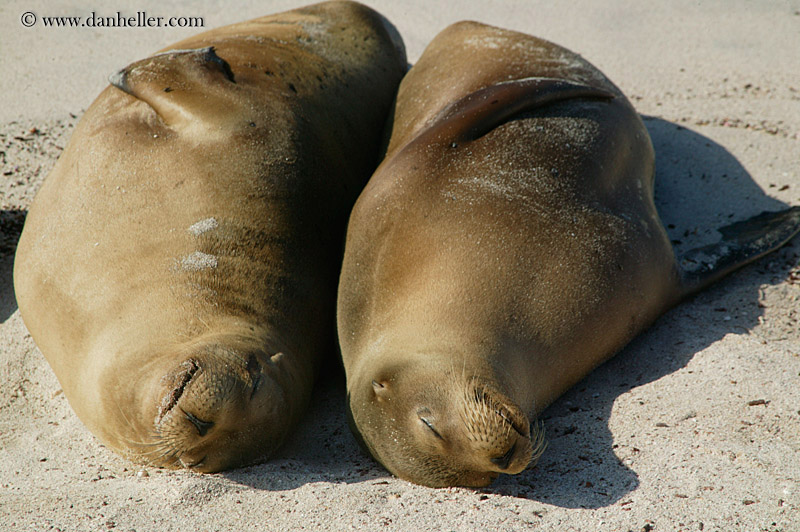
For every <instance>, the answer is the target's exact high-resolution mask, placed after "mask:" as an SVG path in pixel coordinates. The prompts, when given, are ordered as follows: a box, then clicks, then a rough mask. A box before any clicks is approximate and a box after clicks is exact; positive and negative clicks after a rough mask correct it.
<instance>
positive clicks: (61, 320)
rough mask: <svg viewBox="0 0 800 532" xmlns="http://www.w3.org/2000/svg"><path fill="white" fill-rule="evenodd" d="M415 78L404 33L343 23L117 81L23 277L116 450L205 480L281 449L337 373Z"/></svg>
mask: <svg viewBox="0 0 800 532" xmlns="http://www.w3.org/2000/svg"><path fill="white" fill-rule="evenodd" d="M404 70H405V54H404V51H403V49H402V42H401V41H399V39H398V37H397V35H396V33H395V32H394V29H393V28H392V27H391V26H390V25H389V24H388V22H386V21H385V20H384V19H383V18H382V17H381V16H380V15H378V14H377V13H375V12H374V11H372V10H371V9H369V8H367V7H365V6H362V5H360V4H356V3H353V2H328V3H323V4H317V5H314V6H309V7H306V8H302V9H297V10H294V11H288V12H285V13H281V14H277V15H273V16H267V17H263V18H259V19H254V20H251V21H247V22H243V23H240V24H234V25H231V26H226V27H222V28H218V29H215V30H212V31H209V32H206V33H203V34H200V35H198V36H196V37H192V38H189V39H187V40H185V41H182V42H180V43H177V44H176V45H174V46H173V47H171V51H167V52H164V53H160V54H157V55H155V56H153V57H150V58H147V59H144V60H142V61H139V62H137V63H134V64H132V65H131V66H129V67H127V68H126V69H123V70H122V71H121V72H120V73H118V74H117V75H114V76H112V78H111V82H112V83H113V84H114V85H115V86H110V87H108V88H107V89H105V90H104V91H103V93H101V95H100V96H99V97H98V98H97V100H96V101H95V102H94V103H93V104H92V105H91V107H90V108H89V109H88V110H87V111H86V113H85V115H84V117H83V118H82V120H81V121H80V123H79V124H78V126H77V128H76V130H75V132H74V134H73V136H72V139H71V140H70V143H69V145H68V146H67V148H66V149H65V151H64V153H63V154H62V156H61V157H60V159H59V161H58V162H57V164H56V166H55V167H54V169H53V171H52V172H51V174H50V175H49V176H48V178H47V180H46V181H45V183H44V184H43V186H42V188H41V190H40V191H39V192H38V194H37V197H36V199H35V201H34V204H33V206H32V207H31V210H30V213H29V214H28V217H27V220H26V223H25V227H24V230H23V233H22V236H21V239H20V242H19V246H18V251H17V255H16V262H15V272H14V278H15V289H16V295H17V299H18V302H19V309H20V312H21V314H22V317H23V319H24V321H25V324H26V326H27V327H28V329H29V330H30V332H31V335H32V336H33V338H34V340H35V341H36V343H37V345H38V346H39V348H40V349H41V351H42V353H43V354H44V355H45V357H46V358H47V360H48V362H49V363H50V365H51V366H52V368H53V370H54V372H55V373H56V375H57V377H58V379H59V381H60V383H61V385H62V387H63V390H64V393H65V395H66V397H67V398H68V400H69V402H70V404H71V405H72V407H73V408H74V410H75V412H76V413H77V414H78V416H79V417H80V419H81V420H82V421H83V422H84V423H85V424H86V426H87V427H88V428H89V429H90V430H91V431H92V432H93V433H94V434H95V435H97V436H98V437H99V438H100V440H102V441H103V442H104V443H106V444H107V445H109V446H110V447H112V448H114V449H116V450H118V451H120V452H122V453H123V454H124V455H126V456H128V457H129V458H131V459H133V460H136V461H140V462H145V463H149V464H153V465H160V466H166V467H180V466H186V467H192V468H193V469H195V470H198V471H217V470H221V469H226V468H230V467H235V466H239V465H244V464H248V463H252V462H254V461H258V460H262V459H264V458H266V457H268V455H269V454H270V453H271V452H272V451H273V450H274V449H275V448H276V447H277V446H278V445H280V443H281V442H282V441H283V439H284V438H285V436H286V435H287V433H288V432H289V431H290V430H291V428H292V427H293V426H294V425H295V424H296V422H297V421H298V418H299V417H300V415H301V414H302V412H303V411H304V409H305V407H306V405H307V403H308V401H309V397H310V391H311V386H312V383H313V380H314V377H315V374H316V371H317V368H318V367H319V365H320V363H321V362H322V360H323V358H324V355H330V354H332V353H334V352H335V348H334V347H333V345H334V344H332V340H333V326H334V312H335V290H336V282H337V275H338V266H339V261H340V257H341V242H342V239H343V234H344V227H345V224H346V220H347V215H348V213H349V209H350V207H351V206H352V204H353V202H354V201H355V198H356V197H357V194H358V192H359V190H360V189H361V188H362V187H363V185H364V183H365V182H366V180H367V178H368V177H369V174H370V172H371V171H372V169H373V168H374V165H375V164H376V159H377V156H378V148H379V141H378V140H377V139H379V137H380V134H381V131H382V128H383V124H384V121H385V116H386V113H388V111H389V108H390V104H391V101H392V98H393V96H394V91H395V89H396V84H397V83H398V82H399V79H400V77H401V76H402V74H403V72H404Z"/></svg>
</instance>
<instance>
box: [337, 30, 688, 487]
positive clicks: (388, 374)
mask: <svg viewBox="0 0 800 532" xmlns="http://www.w3.org/2000/svg"><path fill="white" fill-rule="evenodd" d="M531 77H535V78H544V79H528V78H531ZM652 191H653V149H652V146H651V144H650V139H649V136H648V134H647V131H646V130H645V128H644V125H643V124H642V122H641V120H640V119H639V116H638V115H637V114H636V112H635V111H634V109H633V107H632V106H631V105H630V103H628V101H627V100H626V99H625V97H624V96H623V95H622V94H621V93H620V92H619V90H618V89H617V88H616V87H615V86H614V85H613V84H612V83H611V82H609V81H608V80H607V79H606V78H605V77H604V76H603V75H602V74H601V73H600V72H599V71H598V70H597V69H596V68H594V67H593V66H592V65H590V64H589V63H588V62H586V61H584V60H583V59H581V58H580V57H578V56H577V55H575V54H573V53H571V52H569V51H567V50H565V49H563V48H561V47H559V46H556V45H554V44H552V43H549V42H546V41H543V40H541V39H537V38H535V37H531V36H527V35H523V34H520V33H515V32H511V31H505V30H501V29H498V28H493V27H490V26H485V25H481V24H477V23H470V22H465V23H459V24H456V25H453V26H451V27H449V28H448V29H446V30H444V31H443V32H442V33H441V34H439V35H438V36H437V37H436V38H435V39H434V40H433V42H432V43H431V44H430V45H429V46H428V48H427V49H426V50H425V52H424V53H423V55H422V57H421V58H420V60H419V62H418V63H417V64H416V65H415V66H414V67H413V68H412V69H411V71H410V72H409V73H408V74H407V76H406V77H405V78H404V80H403V82H402V83H401V85H400V90H399V94H398V98H397V103H396V106H395V115H394V126H393V129H392V132H391V140H390V142H389V145H388V149H387V153H386V158H385V160H384V162H383V163H382V164H381V166H380V167H379V169H378V170H377V171H376V173H375V174H374V175H373V177H372V178H371V180H370V182H369V184H368V185H367V187H366V188H365V190H364V192H363V193H362V194H361V196H360V198H359V200H358V202H357V203H356V206H355V208H354V210H353V213H352V215H351V219H350V225H349V227H348V235H347V246H346V250H345V259H344V266H343V271H342V275H341V280H340V287H339V306H338V313H339V314H338V321H339V338H340V344H341V348H342V355H343V359H344V364H345V368H346V371H347V387H348V394H349V405H348V406H349V408H350V411H351V417H352V420H353V426H354V429H355V431H356V432H357V433H358V434H359V436H360V437H361V438H362V440H363V441H364V443H365V445H366V446H367V447H368V448H369V449H370V450H371V451H372V453H373V454H374V456H375V457H376V458H377V459H378V460H379V461H380V462H381V463H382V464H384V465H385V466H386V467H387V468H388V469H389V470H390V471H391V472H392V473H394V474H396V475H398V476H400V477H402V478H406V479H408V480H412V481H414V482H418V483H422V484H427V485H431V486H443V485H472V486H481V485H486V484H488V483H489V482H491V480H492V479H493V478H495V477H496V476H497V474H499V473H501V472H505V473H517V472H519V471H522V470H523V469H524V468H525V467H526V466H527V465H528V463H529V462H530V461H532V460H535V458H536V457H537V456H538V454H539V453H540V452H541V450H542V439H541V433H540V431H538V430H532V431H531V430H530V429H529V427H531V426H532V427H533V428H534V429H536V425H535V424H534V425H532V423H531V422H530V419H533V418H534V416H536V415H537V414H538V413H539V412H541V410H542V409H543V408H544V407H546V406H547V405H548V404H550V403H551V402H552V401H553V400H554V399H555V398H556V397H558V396H559V395H560V394H561V393H563V392H564V391H565V390H566V389H567V388H569V387H570V386H572V384H574V383H575V382H576V381H577V380H579V379H580V378H581V377H583V376H584V375H586V374H587V373H588V372H589V371H590V370H591V369H592V368H594V367H595V366H597V365H598V364H599V363H601V362H602V361H603V360H605V359H606V358H608V357H609V356H611V355H612V354H613V353H614V352H615V351H616V350H617V349H619V348H620V347H621V346H622V345H624V344H625V343H626V342H627V341H628V340H630V338H631V337H632V336H633V335H634V334H636V333H637V332H638V331H640V330H641V329H643V328H644V327H646V326H647V325H648V324H650V323H651V322H652V321H653V319H655V317H656V316H658V315H659V314H660V313H661V312H662V311H663V310H664V309H665V308H667V307H668V306H669V305H671V304H673V303H674V302H675V301H676V300H677V297H678V292H679V290H678V276H677V274H676V268H675V262H674V257H673V254H672V248H671V246H670V243H669V241H668V239H667V236H666V233H665V231H664V229H663V228H662V226H661V223H660V221H659V219H658V216H657V213H656V210H655V207H654V205H653V201H652V197H653V196H652ZM451 369H456V370H460V371H455V372H454V371H451ZM453 375H457V378H453ZM372 381H375V382H376V383H378V386H377V387H376V386H374V385H372V384H371V383H372ZM476 382H477V383H479V384H475V383H476ZM481 390H485V391H486V393H485V395H484V394H483V392H482V391H481ZM483 397H486V398H487V399H486V400H484V399H483ZM487 400H488V404H487ZM421 410H424V411H426V412H428V411H429V412H430V414H429V417H431V418H435V420H436V423H434V427H435V429H436V430H437V431H438V432H440V433H441V436H442V437H443V438H442V439H437V438H436V437H435V435H434V437H431V434H432V432H428V433H426V432H425V431H424V430H422V429H421V428H420V425H421V423H420V422H421V417H422V416H420V415H419V414H418V412H419V411H421ZM464 412H466V415H465V414H464ZM422 424H423V425H424V422H423V423H422ZM422 428H425V427H422ZM515 429H516V430H515ZM528 432H530V435H529V434H528ZM475 434H481V435H482V437H484V438H486V439H485V440H482V441H474V440H475V438H474V435H475ZM468 441H469V442H470V443H467V442H468ZM432 442H433V443H432ZM507 453H511V455H510V458H511V459H510V460H508V463H507V465H506V466H505V467H503V466H504V465H505V464H504V457H506V458H508V457H509V455H508V454H507ZM498 462H499V464H500V465H498Z"/></svg>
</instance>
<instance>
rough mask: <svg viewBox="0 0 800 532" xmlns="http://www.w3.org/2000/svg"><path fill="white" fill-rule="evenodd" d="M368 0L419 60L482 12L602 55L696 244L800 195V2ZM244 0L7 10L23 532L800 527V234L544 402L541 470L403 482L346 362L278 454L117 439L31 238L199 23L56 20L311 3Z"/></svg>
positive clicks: (5, 159) (13, 521)
mask: <svg viewBox="0 0 800 532" xmlns="http://www.w3.org/2000/svg"><path fill="white" fill-rule="evenodd" d="M366 3H368V4H369V5H372V6H373V7H375V8H377V9H378V10H379V11H381V12H382V13H384V14H385V15H386V16H387V17H388V18H389V19H390V20H392V21H393V22H394V24H395V25H396V26H397V27H398V29H399V31H400V33H401V34H402V36H403V38H404V39H405V42H406V46H407V50H408V55H409V61H411V62H414V61H415V60H416V59H417V58H418V57H419V55H420V53H421V52H422V50H423V48H424V47H425V45H426V44H427V42H429V41H430V39H431V38H432V37H433V36H434V35H435V34H436V33H437V32H438V31H440V30H441V29H443V28H444V27H445V26H447V25H448V24H450V23H451V22H455V21H457V20H461V19H474V20H479V21H482V22H487V23H491V24H496V25H499V26H503V27H507V28H511V29H516V30H520V31H525V32H527V33H531V34H534V35H538V36H540V37H544V38H547V39H550V40H553V41H555V42H557V43H559V44H561V45H564V46H566V47H568V48H570V49H572V50H574V51H576V52H578V53H580V54H581V55H583V56H584V57H585V58H586V59H588V60H589V61H591V62H592V63H593V64H595V65H597V66H598V67H599V68H600V69H601V70H603V71H604V72H605V73H606V74H607V75H608V76H609V77H610V78H611V79H612V80H613V81H614V82H615V83H616V84H617V85H618V86H619V87H620V88H621V89H622V90H623V91H624V92H625V93H626V94H627V95H628V96H629V97H630V99H631V101H632V102H633V103H634V105H635V106H636V107H637V109H638V110H639V112H641V113H642V114H643V116H644V118H645V123H646V125H647V127H648V129H649V131H650V133H651V135H652V138H653V142H654V145H655V148H656V153H657V167H658V169H657V177H656V179H657V182H658V186H657V189H656V196H657V203H658V207H659V210H660V212H661V214H662V217H663V219H664V222H665V224H668V227H669V231H670V235H671V237H672V238H673V239H674V240H675V241H676V247H677V248H678V249H679V250H683V249H689V248H691V247H695V246H697V245H700V244H703V243H708V242H712V241H714V240H716V239H717V238H719V234H718V233H717V232H716V231H715V230H714V228H716V227H720V226H721V225H725V224H727V223H731V222H733V221H736V220H740V219H742V218H746V217H748V216H751V215H754V214H757V213H758V212H760V211H762V210H764V209H776V208H780V207H781V206H784V205H797V204H800V170H799V169H798V168H800V166H799V165H798V162H799V161H800V157H799V156H800V30H798V28H800V4H799V3H798V2H797V1H795V0H788V1H778V0H774V1H769V0H763V1H759V2H753V1H749V0H716V1H703V2H698V1H688V0H673V1H670V2H656V1H645V0H603V1H592V0H576V1H572V2H553V1H544V0H520V1H515V2H511V1H509V2H501V1H497V0H480V1H479V0H463V1H449V2H441V3H435V2H432V1H430V0H428V1H422V0H403V1H399V0H398V1H390V0H373V1H367V2H366ZM222 4H223V3H222V2H205V3H200V2H196V3H193V2H189V1H187V0H183V1H180V2H176V3H174V4H173V5H171V6H168V5H166V3H164V2H160V1H155V0H137V1H136V2H133V1H127V0H121V1H118V2H114V5H113V6H112V7H109V8H105V7H101V5H100V3H94V4H92V3H87V2H83V1H81V2H67V1H57V2H45V1H44V0H38V1H18V0H11V1H8V0H5V1H4V2H3V3H2V4H0V94H2V96H3V105H2V106H0V164H1V165H2V176H0V530H115V531H116V530H121V531H129V530H137V531H149V530H153V531H155V530H245V531H247V530H270V531H275V530H360V529H363V530H378V529H380V530H414V531H423V530H458V531H462V530H464V531H466V530H553V531H571V530H581V531H623V532H625V531H636V532H638V531H652V530H654V531H668V530H674V531H678V530H680V531H725V532H728V531H771V532H774V531H782V532H790V531H795V532H796V531H800V324H799V323H798V320H799V319H800V269H798V263H799V262H800V258H799V257H800V239H795V240H794V242H793V243H792V244H790V245H789V246H787V247H786V248H784V249H782V250H781V251H779V252H778V253H775V254H773V255H771V256H769V257H767V258H765V259H763V260H761V261H759V262H758V263H756V264H754V265H752V266H750V267H748V268H746V269H744V270H743V271H741V272H739V273H737V274H735V275H734V276H732V277H730V278H728V279H727V280H725V281H723V282H721V283H719V284H718V285H716V286H715V287H713V288H712V289H710V290H708V291H706V292H704V293H702V294H700V295H698V296H697V297H695V298H694V299H692V300H690V301H687V302H685V303H683V304H681V305H680V306H678V307H676V308H675V309H674V310H672V311H671V312H669V313H668V314H666V315H665V316H663V317H662V318H661V319H659V320H658V322H657V323H656V324H655V325H654V326H653V327H652V328H651V329H649V330H648V331H646V332H645V333H644V334H642V335H640V336H639V337H638V338H637V339H636V340H635V341H634V342H633V343H632V344H630V345H629V346H628V347H627V348H625V349H624V350H623V352H621V353H620V354H619V355H618V356H616V357H615V358H614V359H612V360H611V361H610V362H609V363H607V364H605V365H604V366H602V367H601V368H599V369H598V370H596V371H595V372H594V373H592V374H591V375H590V376H589V377H587V378H586V379H585V380H584V381H583V382H581V383H580V384H579V385H577V386H576V387H575V388H574V389H572V390H571V391H570V392H568V393H567V394H566V395H565V396H564V397H562V398H561V399H560V400H559V401H558V402H556V403H555V404H554V405H553V406H552V407H551V408H549V409H548V410H547V411H546V412H545V413H544V423H545V426H546V429H547V436H548V439H549V442H550V445H549V448H548V449H547V451H546V453H545V454H544V456H543V457H542V459H541V460H540V462H539V464H538V465H537V466H536V467H534V468H533V469H531V470H528V471H526V472H524V473H523V474H520V475H517V476H513V477H502V478H501V479H499V480H498V482H496V483H495V484H494V485H492V486H491V487H490V488H488V489H485V490H470V489H429V488H424V487H419V486H415V485H412V484H409V483H407V482H404V481H401V480H397V479H395V478H392V477H391V476H390V475H388V474H387V473H386V472H385V471H384V470H383V469H382V468H381V467H380V466H378V465H377V464H376V463H375V462H373V461H372V460H371V459H370V458H368V457H367V456H365V455H364V454H363V453H362V452H361V451H360V450H359V449H358V447H357V445H356V442H355V440H354V439H353V437H352V436H351V435H350V433H349V430H348V428H347V426H346V422H345V415H344V384H343V377H342V375H341V373H340V372H339V373H337V372H336V371H331V372H327V373H326V375H325V379H324V380H323V381H322V382H320V384H319V386H318V388H317V391H316V392H315V396H314V407H313V408H312V410H311V411H310V412H309V414H308V416H307V417H306V419H305V421H304V423H303V425H302V426H301V428H300V430H299V431H298V432H297V434H296V435H295V436H294V437H293V438H292V439H291V440H290V441H289V442H288V443H287V444H286V446H285V447H284V448H283V450H282V451H281V452H280V453H279V455H278V456H277V457H276V458H275V459H273V460H271V461H270V462H268V463H266V464H263V465H259V466H255V467H250V468H245V469H240V470H237V471H231V472H228V473H224V474H216V475H207V476H199V475H195V474H191V473H187V472H170V471H163V470H158V469H151V468H143V467H140V466H136V465H134V464H131V463H129V462H126V461H125V460H123V459H122V458H119V457H117V456H116V455H115V454H113V453H112V452H110V451H109V450H108V449H106V448H105V447H103V446H102V445H100V444H99V443H98V441H97V440H96V439H95V438H94V437H93V436H92V435H91V434H90V433H89V432H88V431H87V430H86V429H85V428H84V426H83V425H82V424H81V423H80V421H78V419H77V418H76V416H75V415H74V413H73V412H72V410H71V409H70V407H69V405H68V404H67V401H66V399H65V398H64V395H63V393H61V391H60V387H59V385H58V382H57V380H56V378H55V376H54V375H53V373H52V371H51V370H50V368H49V367H48V366H47V364H46V362H45V360H44V359H43V357H42V355H41V354H40V352H39V351H38V350H37V348H36V346H35V345H34V343H33V341H32V340H31V337H30V336H29V335H28V333H27V331H26V329H25V327H24V325H23V323H22V320H21V319H20V316H19V312H18V311H17V307H16V303H15V300H14V292H13V287H12V275H11V271H12V270H11V266H12V262H13V248H14V246H15V243H16V239H17V238H18V234H19V231H20V229H21V224H22V222H23V220H24V212H25V209H26V208H27V206H28V205H29V204H30V202H31V201H32V199H33V195H34V193H35V191H36V189H37V188H38V187H39V185H40V184H41V182H42V180H43V179H44V177H45V176H46V174H47V172H48V171H49V169H50V168H51V167H52V165H53V163H54V162H55V160H56V158H57V157H58V155H59V153H60V152H61V150H62V149H63V147H64V145H65V143H66V142H67V140H68V138H69V136H70V134H71V132H72V130H73V128H74V126H75V124H76V122H77V120H78V119H79V117H80V116H81V114H82V113H83V111H84V110H85V109H86V107H87V106H88V105H89V104H90V103H91V101H92V100H93V99H94V97H95V96H96V95H97V94H98V93H99V92H100V90H101V89H102V88H103V87H104V86H105V85H106V83H107V82H106V78H107V76H108V75H109V74H110V73H112V72H114V71H115V70H116V69H118V68H120V67H122V66H124V65H126V64H127V63H129V62H131V61H134V60H136V59H139V58H141V57H144V56H145V55H147V54H149V53H151V52H153V51H155V50H157V49H159V48H161V47H163V46H165V45H168V44H169V43H170V42H174V41H177V40H179V39H181V38H184V37H186V36H188V35H191V34H193V33H195V32H196V31H197V30H196V29H192V28H166V27H162V28H54V27H44V26H43V24H42V18H41V17H42V16H68V15H81V16H89V15H90V13H91V11H96V12H97V15H99V16H114V15H116V12H117V11H120V12H122V13H123V14H127V15H129V16H136V13H137V12H140V11H141V12H146V13H148V14H149V15H155V16H164V17H170V16H202V17H204V23H205V27H206V28H211V27H215V26H220V25H223V24H227V23H231V22H236V21H239V20H243V19H247V18H251V17H255V16H259V15H263V14H266V13H272V12H277V11H281V10H284V9H288V8H291V7H296V6H298V5H300V4H299V3H297V2H292V1H288V0H281V1H277V0H275V1H272V0H267V1H256V0H253V1H237V2H231V5H230V6H227V5H226V6H224V7H223V6H222ZM27 11H30V12H33V13H35V14H37V16H38V18H37V24H35V25H34V26H33V27H31V28H27V27H24V26H23V25H22V23H21V17H22V15H23V13H25V12H27ZM76 215H79V213H76Z"/></svg>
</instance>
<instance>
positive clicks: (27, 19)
mask: <svg viewBox="0 0 800 532" xmlns="http://www.w3.org/2000/svg"><path fill="white" fill-rule="evenodd" d="M19 20H20V22H21V23H22V25H23V26H25V27H26V28H31V27H33V26H36V25H37V24H38V25H40V26H44V27H46V28H203V27H205V20H204V19H203V17H165V16H154V15H150V14H148V13H147V12H146V11H137V12H136V13H135V14H132V15H127V14H123V13H121V12H119V11H117V12H116V14H115V15H112V16H102V15H98V14H97V13H96V12H94V11H92V12H91V13H90V14H89V16H86V17H78V16H71V17H53V16H44V15H42V16H39V15H37V14H36V13H34V12H32V11H26V12H25V13H23V14H22V15H20V18H19Z"/></svg>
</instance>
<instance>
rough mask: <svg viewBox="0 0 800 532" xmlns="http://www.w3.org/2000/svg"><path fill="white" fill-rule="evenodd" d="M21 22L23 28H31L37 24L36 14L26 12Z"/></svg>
mask: <svg viewBox="0 0 800 532" xmlns="http://www.w3.org/2000/svg"><path fill="white" fill-rule="evenodd" d="M19 20H20V22H22V25H23V26H25V27H26V28H30V27H31V26H33V25H34V24H36V14H35V13H31V12H30V11H26V12H25V13H23V14H22V16H21V17H20V18H19Z"/></svg>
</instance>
